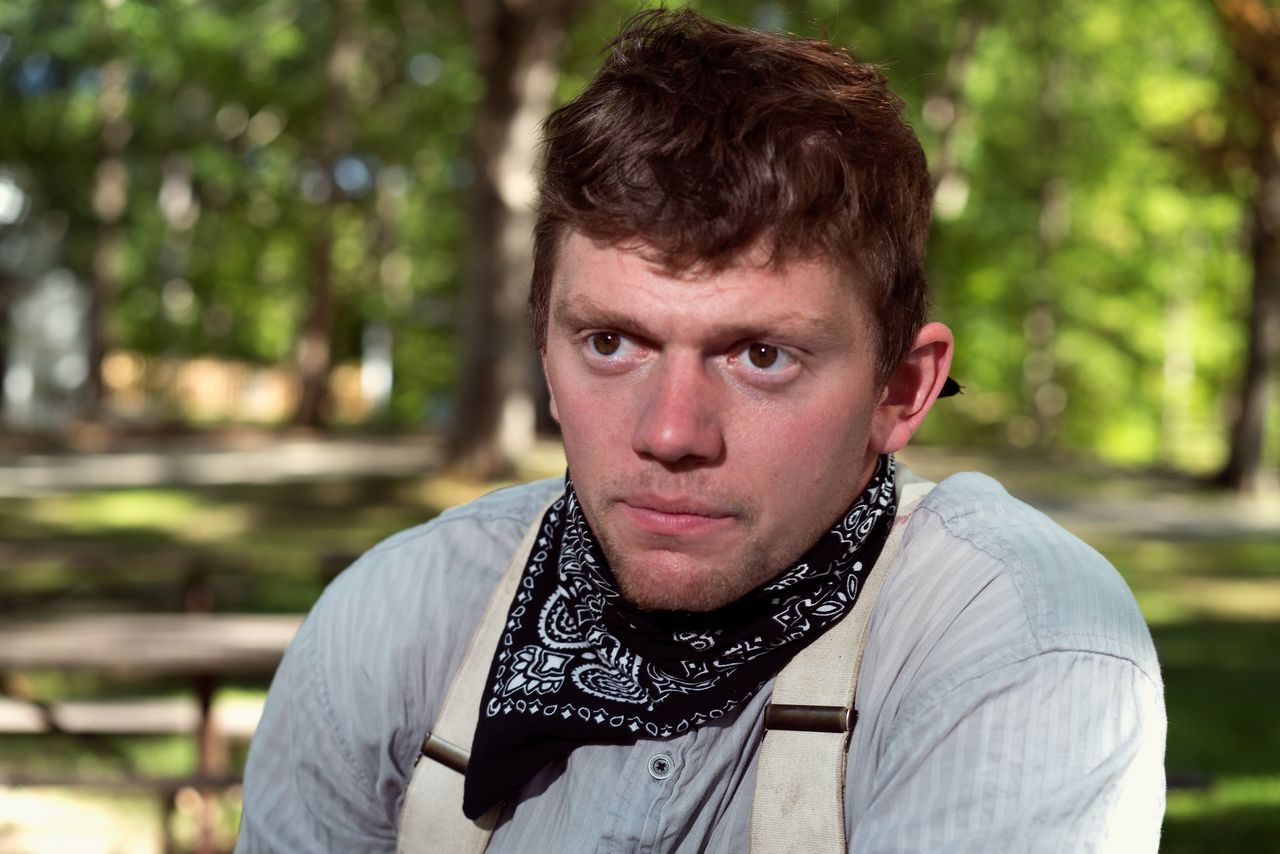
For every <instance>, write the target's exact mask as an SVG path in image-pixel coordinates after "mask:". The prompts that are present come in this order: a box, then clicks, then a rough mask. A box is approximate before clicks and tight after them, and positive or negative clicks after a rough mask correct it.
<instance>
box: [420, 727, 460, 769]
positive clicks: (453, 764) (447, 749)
mask: <svg viewBox="0 0 1280 854" xmlns="http://www.w3.org/2000/svg"><path fill="white" fill-rule="evenodd" d="M422 755H423V756H425V757H427V758H428V759H434V760H435V761H436V762H439V763H440V764H441V765H444V766H445V767H446V768H452V769H453V770H454V771H457V772H458V773H459V774H466V773H467V762H468V760H470V759H471V754H469V753H467V751H465V750H463V749H462V748H461V747H459V746H458V745H456V744H454V743H453V742H451V741H445V740H444V739H443V738H440V737H439V736H437V735H432V734H431V733H427V737H426V738H424V739H423V740H422Z"/></svg>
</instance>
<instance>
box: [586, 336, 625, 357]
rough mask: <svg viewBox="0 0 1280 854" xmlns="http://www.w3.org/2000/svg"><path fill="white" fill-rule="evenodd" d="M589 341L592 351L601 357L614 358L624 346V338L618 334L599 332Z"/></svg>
mask: <svg viewBox="0 0 1280 854" xmlns="http://www.w3.org/2000/svg"><path fill="white" fill-rule="evenodd" d="M589 340H590V342H591V349H592V350H594V351H596V352H597V353H599V354H600V355H601V356H612V355H613V354H614V353H617V352H618V348H619V347H621V346H622V336H621V335H619V334H617V333H616V332H597V333H595V334H593V335H592V336H591V338H590V339H589Z"/></svg>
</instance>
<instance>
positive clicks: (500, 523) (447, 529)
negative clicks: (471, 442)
mask: <svg viewBox="0 0 1280 854" xmlns="http://www.w3.org/2000/svg"><path fill="white" fill-rule="evenodd" d="M563 491H564V480H563V479H562V478H547V479H545V480H535V481H531V482H529V483H521V484H517V485H515V486H507V487H502V488H500V489H495V490H494V491H492V492H489V493H486V494H485V495H482V496H480V497H479V498H476V499H474V500H472V501H468V502H466V503H465V504H459V505H457V506H455V507H450V508H449V509H447V510H445V511H444V512H442V513H441V514H440V515H439V516H436V517H435V518H434V519H432V520H430V521H428V522H423V523H422V524H421V525H415V526H414V527H412V528H407V529H405V530H403V531H400V532H399V533H396V534H392V535H391V536H390V537H387V538H386V539H385V540H383V541H382V542H380V543H378V544H377V545H375V546H374V547H373V548H371V549H370V550H369V551H368V552H367V553H366V554H365V555H364V557H363V558H362V560H364V561H366V562H367V561H368V560H369V559H375V561H376V559H379V558H385V557H388V556H390V555H392V554H395V553H397V552H403V551H409V552H415V551H418V550H424V549H431V548H433V547H438V546H439V545H442V544H441V543H438V542H436V540H439V539H447V538H448V535H454V534H462V535H463V536H467V537H474V538H489V539H495V540H497V541H499V542H500V543H501V544H503V545H505V544H506V541H507V540H511V542H510V547H511V548H515V545H516V543H517V542H518V540H519V535H517V536H516V537H515V539H511V531H512V530H513V528H512V526H513V525H514V526H516V527H518V528H519V529H520V534H523V533H524V529H525V528H527V527H528V526H529V525H531V524H532V523H533V520H534V516H535V515H537V514H538V512H539V511H541V510H542V509H543V508H544V507H545V506H546V504H547V502H548V501H550V500H551V499H552V498H553V497H554V496H556V495H558V494H559V493H561V492H563ZM508 551H509V549H508Z"/></svg>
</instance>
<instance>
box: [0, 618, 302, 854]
mask: <svg viewBox="0 0 1280 854" xmlns="http://www.w3.org/2000/svg"><path fill="white" fill-rule="evenodd" d="M301 622H302V616H301V615H296V614H288V615H282V614H217V613H182V614H93V615H71V616H57V617H50V618H46V619H30V620H20V621H4V622H0V673H3V674H5V675H6V676H8V677H9V678H8V680H7V681H8V683H9V685H10V693H11V694H13V693H14V691H13V686H15V685H21V684H22V683H21V679H20V678H18V677H19V676H20V674H22V673H23V672H28V671H48V670H58V671H68V672H71V671H90V672H95V673H102V674H106V675H109V676H115V677H122V678H133V677H153V676H181V677H184V678H185V679H187V680H188V681H189V684H190V686H191V690H192V696H191V697H190V698H187V699H185V700H184V699H181V698H178V699H172V698H171V699H161V700H128V701H102V702H93V703H86V702H80V703H71V702H65V703H64V702H46V701H43V700H42V699H41V698H38V697H34V696H30V695H29V694H28V695H26V696H10V697H9V698H7V699H5V700H4V701H3V703H0V733H30V732H37V733H65V734H68V735H73V736H79V737H85V738H88V739H92V738H94V737H96V736H102V735H107V734H115V733H148V734H160V733H172V732H182V733H190V734H192V735H193V736H194V737H195V739H196V757H197V759H196V772H195V774H194V775H191V776H189V777H184V778H176V779H163V780H162V779H155V778H143V777H139V776H137V775H135V774H132V773H129V774H126V775H124V776H123V777H113V778H110V779H107V778H86V777H83V776H78V775H64V776H61V777H58V778H54V777H48V776H41V777H37V776H29V775H23V774H17V773H11V772H10V773H3V774H0V786H32V785H72V786H103V787H111V788H117V787H131V788H150V789H152V790H155V791H159V792H161V794H162V795H163V796H164V797H165V798H166V802H171V801H172V797H173V795H174V793H175V792H176V791H177V790H178V789H179V788H181V787H182V786H188V785H189V786H193V787H195V788H197V789H200V790H203V791H206V792H207V791H209V790H212V789H216V788H221V787H224V786H226V785H229V784H232V783H234V782H236V778H235V777H234V776H233V775H230V774H228V768H227V765H228V760H227V749H226V738H227V737H228V736H232V735H234V736H239V737H244V738H247V737H248V736H249V735H250V734H251V733H252V729H253V727H254V726H256V724H257V717H258V715H260V714H261V709H260V707H257V706H256V705H255V706H254V707H253V708H246V707H245V704H240V705H239V706H236V705H234V704H226V703H220V702H218V701H217V699H216V694H217V690H218V687H219V685H220V684H221V683H222V681H223V680H224V679H225V678H226V677H228V676H231V675H259V676H260V675H265V674H270V673H272V672H273V671H274V670H275V668H276V665H277V664H278V663H279V662H280V657H281V656H282V655H283V654H284V650H285V647H286V646H287V645H288V643H289V641H290V639H291V638H292V637H293V635H294V633H295V632H296V631H297V628H298V626H299V625H300V624H301ZM200 836H201V840H202V841H201V844H200V846H199V848H198V850H201V851H208V850H212V838H213V833H212V810H211V809H207V810H206V811H205V816H204V818H203V820H202V828H201V834H200Z"/></svg>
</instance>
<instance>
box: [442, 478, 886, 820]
mask: <svg viewBox="0 0 1280 854" xmlns="http://www.w3.org/2000/svg"><path fill="white" fill-rule="evenodd" d="M895 510H896V500H895V497H894V465H893V458H892V457H890V456H882V457H881V458H880V461H879V463H878V464H877V466H876V470H875V473H874V474H873V475H872V476H871V480H870V481H869V482H868V483H867V486H866V488H865V489H864V490H863V492H862V494H861V495H859V496H858V499H857V501H855V502H854V504H853V506H852V507H850V508H849V510H848V512H846V513H845V514H844V515H843V516H842V517H841V518H840V519H839V521H837V522H836V524H835V525H834V526H833V527H832V528H831V529H830V530H829V531H827V533H826V534H824V535H823V536H822V537H821V538H819V540H818V541H817V542H816V543H815V544H814V545H813V546H812V547H811V548H810V549H809V551H808V552H806V553H805V554H804V555H802V556H801V557H800V559H799V560H798V561H796V563H795V564H793V565H792V566H791V567H790V568H789V569H787V570H786V571H784V572H783V573H781V574H780V575H778V576H777V577H776V578H774V579H773V580H772V581H770V582H768V583H767V584H764V585H762V586H761V587H758V588H756V589H755V590H753V591H751V592H750V593H748V594H747V595H745V596H744V597H742V598H741V599H739V600H738V601H736V602H733V603H731V604H729V605H726V606H725V607H723V608H720V609H719V610H716V611H711V612H707V613H684V612H673V611H665V612H654V611H650V612H644V611H640V610H638V609H636V608H634V607H633V606H631V605H630V604H628V603H627V602H626V601H625V600H624V599H623V598H622V595H621V593H620V592H619V591H618V584H617V581H616V580H615V579H614V577H613V573H612V572H610V570H609V567H608V565H607V564H606V562H605V560H604V557H603V555H602V553H601V552H600V550H599V546H598V545H597V544H596V540H595V537H594V535H593V534H592V532H591V529H590V527H589V526H588V525H587V521H586V519H585V518H584V517H583V515H582V510H581V508H580V507H579V506H578V498H577V495H576V494H575V493H574V491H573V481H572V479H570V478H567V477H566V488H565V494H564V495H563V496H561V497H560V498H559V499H558V500H557V501H556V502H555V503H554V504H553V505H552V506H551V508H550V509H549V510H547V512H546V514H545V515H544V516H543V518H542V522H541V526H542V531H541V534H540V536H539V537H538V539H537V540H536V541H535V542H534V546H533V549H532V550H531V552H530V554H529V560H528V562H527V563H526V564H525V569H524V575H523V577H522V578H521V580H520V587H519V589H518V590H517V592H516V597H515V600H514V601H513V602H512V603H511V609H510V611H509V612H508V618H507V631H506V633H505V634H504V635H503V636H502V639H501V640H500V641H499V642H498V648H497V650H496V652H495V654H494V658H493V663H492V665H490V669H489V678H488V682H487V684H486V687H485V693H484V697H483V698H482V700H481V705H480V722H479V724H478V726H477V727H476V734H475V740H474V743H473V745H472V750H471V760H470V763H469V765H468V767H467V776H466V783H465V788H464V797H463V812H465V813H466V815H467V817H469V818H472V819H475V818H478V817H480V816H481V815H483V814H484V813H485V812H487V811H488V810H489V809H490V808H491V807H493V806H494V805H495V804H497V803H498V802H499V801H501V800H503V799H504V798H506V797H507V796H508V795H510V794H511V793H512V792H513V791H515V790H517V789H519V788H520V787H521V786H523V785H524V784H525V783H526V782H527V781H528V780H529V779H530V778H531V777H533V775H534V774H536V773H537V772H538V770H539V769H540V768H542V766H543V765H545V764H546V763H548V762H550V761H551V760H553V759H556V758H558V757H560V756H563V755H565V754H567V753H568V752H569V751H571V750H572V749H573V748H574V747H576V746H578V745H580V744H583V743H585V742H605V743H627V742H632V741H635V740H636V739H637V738H641V737H654V738H664V737H668V736H675V735H680V734H682V733H684V732H687V731H688V730H689V729H690V728H692V727H697V726H700V725H702V724H704V723H706V722H708V721H714V720H717V719H719V718H721V717H723V716H724V715H725V714H727V713H728V712H730V711H731V710H733V709H734V708H735V707H737V706H738V705H739V704H741V703H742V702H744V701H745V700H747V699H749V698H750V697H751V696H752V695H754V694H755V693H756V692H757V691H758V690H760V687H761V686H762V685H764V683H765V682H767V681H768V680H769V679H770V678H771V677H772V676H773V675H774V674H776V673H777V672H778V671H780V670H781V669H782V668H783V667H784V666H785V665H786V663H787V662H788V661H790V660H791V657H792V656H793V655H795V654H796V653H797V652H799V651H800V650H801V649H803V648H804V647H805V646H807V645H808V644H809V643H811V642H812V641H814V640H815V639H816V638H817V637H818V636H819V635H820V634H822V632H823V631H825V630H826V629H827V628H828V627H830V626H831V625H833V624H835V623H836V622H837V621H838V620H840V619H841V618H842V617H844V616H845V615H846V614H848V613H849V611H850V610H851V609H852V608H853V604H854V602H855V601H856V600H857V598H858V594H859V592H861V590H862V584H863V580H864V579H865V578H866V575H867V573H868V572H869V571H870V569H871V567H872V566H873V565H874V564H875V561H876V558H877V557H878V556H879V554H880V550H881V549H882V548H883V546H884V543H885V540H886V539H887V538H888V536H889V529H890V528H891V527H892V524H893V516H894V512H895Z"/></svg>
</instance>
